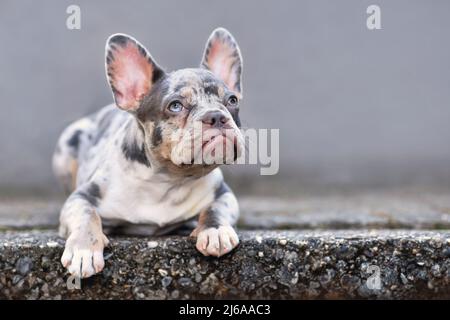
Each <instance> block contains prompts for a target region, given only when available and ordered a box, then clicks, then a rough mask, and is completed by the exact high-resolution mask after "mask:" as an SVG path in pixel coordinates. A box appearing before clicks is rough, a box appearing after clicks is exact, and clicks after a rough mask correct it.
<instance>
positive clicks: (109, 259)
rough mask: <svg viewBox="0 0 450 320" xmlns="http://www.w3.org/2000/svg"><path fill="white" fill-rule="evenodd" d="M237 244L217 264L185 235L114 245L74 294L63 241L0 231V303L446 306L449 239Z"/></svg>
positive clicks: (353, 236) (440, 235)
mask: <svg viewBox="0 0 450 320" xmlns="http://www.w3.org/2000/svg"><path fill="white" fill-rule="evenodd" d="M240 237H241V244H240V245H239V247H238V248H237V250H235V251H234V252H233V253H231V254H229V255H227V256H225V257H222V258H220V259H216V258H211V257H203V256H201V255H200V254H199V253H198V252H197V251H196V250H195V248H194V243H193V241H192V240H191V239H188V238H185V237H162V238H114V239H112V241H111V246H110V247H109V248H108V249H107V250H106V251H105V257H106V267H105V270H104V271H103V272H102V273H101V274H100V275H98V276H95V277H93V278H90V279H87V280H82V281H81V290H77V289H75V290H69V289H68V288H67V284H66V281H67V279H68V275H66V274H65V271H64V270H63V268H62V266H61V264H60V262H59V259H60V256H61V254H62V250H63V245H64V241H63V240H62V239H60V238H58V237H57V235H56V233H55V232H53V231H46V232H42V231H30V232H17V231H10V232H2V233H0V298H2V299H192V298H200V299H202V298H216V299H221V298H245V299H316V298H321V299H361V298H363V299H409V298H419V299H430V298H431V299H448V298H450V232H449V231H439V232H435V231H406V230H397V231H392V230H378V231H355V230H351V231H323V232H321V231H316V232H307V231H243V232H240ZM377 268H378V270H379V271H380V283H379V288H377V287H378V286H377V281H376V280H377V277H376V275H375V278H374V277H373V276H374V272H375V273H376V271H377ZM371 276H372V277H371ZM369 278H370V279H372V280H370V284H371V285H370V284H369V286H368V284H367V280H368V279H369Z"/></svg>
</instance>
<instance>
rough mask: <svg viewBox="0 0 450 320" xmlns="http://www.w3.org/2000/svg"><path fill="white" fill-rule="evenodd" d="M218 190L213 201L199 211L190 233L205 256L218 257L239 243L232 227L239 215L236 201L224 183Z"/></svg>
mask: <svg viewBox="0 0 450 320" xmlns="http://www.w3.org/2000/svg"><path fill="white" fill-rule="evenodd" d="M219 190H221V194H217V193H216V199H215V201H214V202H213V203H212V204H211V206H210V207H209V208H207V209H206V210H204V211H203V212H201V213H200V216H199V219H198V226H197V228H195V229H194V231H193V232H192V234H191V236H193V237H197V244H196V247H197V249H198V251H200V252H201V253H202V254H203V255H205V256H215V257H220V256H222V255H224V254H226V253H228V252H230V251H231V250H233V249H234V248H235V247H236V246H237V245H238V243H239V238H238V236H237V234H236V231H235V230H234V228H233V225H234V224H235V223H236V221H237V219H238V216H239V206H238V202H237V200H236V197H235V196H234V194H233V193H232V192H231V190H230V189H228V187H227V186H226V184H225V183H223V184H222V187H221V188H220V189H219Z"/></svg>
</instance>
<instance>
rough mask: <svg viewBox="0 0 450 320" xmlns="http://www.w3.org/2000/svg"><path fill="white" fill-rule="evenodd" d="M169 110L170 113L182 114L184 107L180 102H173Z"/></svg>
mask: <svg viewBox="0 0 450 320" xmlns="http://www.w3.org/2000/svg"><path fill="white" fill-rule="evenodd" d="M167 109H169V111H170V112H174V113H178V112H181V110H183V105H182V104H181V102H180V101H173V102H171V103H170V104H169V106H168V107H167Z"/></svg>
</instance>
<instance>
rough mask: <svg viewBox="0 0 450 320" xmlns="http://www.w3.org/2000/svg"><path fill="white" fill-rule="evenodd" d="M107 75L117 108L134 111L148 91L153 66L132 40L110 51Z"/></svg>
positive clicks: (143, 51) (115, 46)
mask: <svg viewBox="0 0 450 320" xmlns="http://www.w3.org/2000/svg"><path fill="white" fill-rule="evenodd" d="M111 50H112V52H111V54H112V59H111V61H110V62H109V63H108V74H109V76H110V83H111V87H112V90H113V93H114V98H115V100H116V104H117V106H118V107H120V108H122V109H125V110H136V109H137V108H138V107H139V105H140V102H141V101H142V98H143V97H144V96H145V95H146V94H147V93H148V92H149V91H150V89H151V85H152V83H151V81H152V75H153V72H154V66H153V64H152V63H151V62H150V61H149V57H148V56H147V55H146V54H145V49H144V50H143V49H140V48H139V47H138V45H137V44H136V43H134V42H133V41H132V40H129V41H127V42H126V43H125V44H122V45H114V47H113V48H112V49H111Z"/></svg>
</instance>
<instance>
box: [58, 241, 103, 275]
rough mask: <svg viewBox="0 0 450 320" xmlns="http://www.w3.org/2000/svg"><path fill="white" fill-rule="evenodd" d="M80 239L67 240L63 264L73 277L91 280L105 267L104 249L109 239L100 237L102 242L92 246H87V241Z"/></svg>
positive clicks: (96, 242)
mask: <svg viewBox="0 0 450 320" xmlns="http://www.w3.org/2000/svg"><path fill="white" fill-rule="evenodd" d="M78 239H79V238H77V237H76V236H73V237H72V236H71V237H69V238H68V239H67V241H66V247H65V249H64V253H63V255H62V257H61V263H62V265H63V266H64V267H65V268H67V271H69V273H70V274H71V275H74V276H76V277H80V278H89V277H91V276H93V275H94V274H96V273H99V272H101V271H102V270H103V267H104V266H105V261H104V258H103V248H104V246H105V245H106V243H107V239H106V237H105V236H104V235H102V236H101V237H99V239H100V240H101V241H95V242H94V244H90V245H89V244H86V241H85V239H82V240H78Z"/></svg>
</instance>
